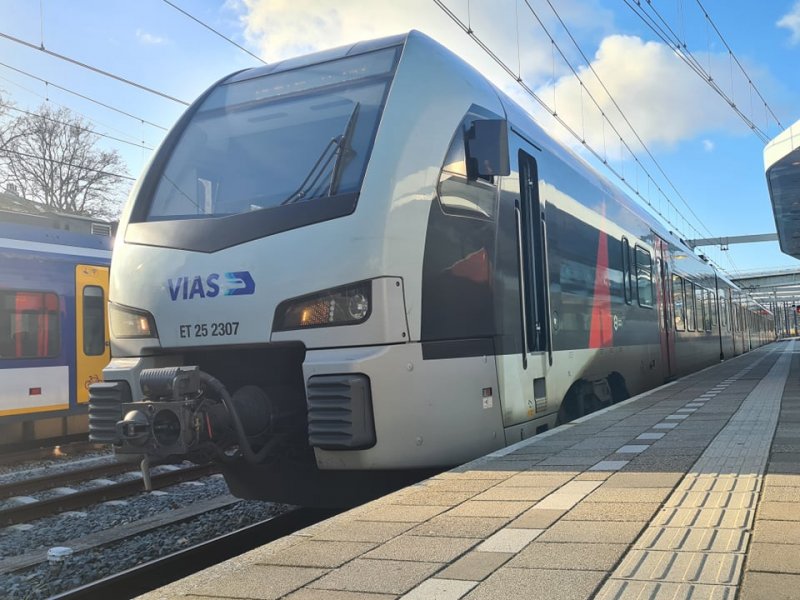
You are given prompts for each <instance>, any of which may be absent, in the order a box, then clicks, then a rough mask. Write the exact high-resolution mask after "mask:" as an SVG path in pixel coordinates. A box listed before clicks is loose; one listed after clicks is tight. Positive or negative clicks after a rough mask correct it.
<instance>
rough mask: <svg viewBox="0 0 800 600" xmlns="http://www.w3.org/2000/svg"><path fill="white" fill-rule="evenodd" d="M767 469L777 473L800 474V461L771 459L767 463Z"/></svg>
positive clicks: (771, 472)
mask: <svg viewBox="0 0 800 600" xmlns="http://www.w3.org/2000/svg"><path fill="white" fill-rule="evenodd" d="M767 471H768V472H769V473H770V474H776V475H780V474H782V475H800V463H794V462H778V461H774V460H770V461H769V464H768V465H767Z"/></svg>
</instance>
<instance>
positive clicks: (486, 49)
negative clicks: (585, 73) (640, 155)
mask: <svg viewBox="0 0 800 600" xmlns="http://www.w3.org/2000/svg"><path fill="white" fill-rule="evenodd" d="M433 2H434V3H435V4H436V5H437V6H439V8H441V9H442V11H444V13H445V14H446V15H447V16H448V17H450V19H451V20H452V21H453V22H454V23H455V24H456V25H458V26H459V27H460V28H461V29H462V30H463V31H464V33H466V34H467V35H469V36H470V38H472V40H473V41H474V42H475V43H476V44H478V46H479V47H480V48H481V49H482V50H483V51H484V52H486V54H487V55H488V56H489V57H490V58H491V59H492V60H494V61H495V62H496V63H497V65H498V66H499V67H500V68H501V69H503V71H505V72H506V74H508V75H509V76H510V77H512V78H513V79H514V80H515V81H516V82H517V83H518V84H519V86H520V87H521V88H522V89H523V90H524V91H525V92H526V93H527V94H528V95H529V96H531V98H533V99H534V100H536V102H537V103H538V104H539V105H540V106H541V107H542V108H544V109H545V110H546V111H547V112H548V113H550V115H551V116H552V117H553V118H554V119H555V120H556V121H557V122H558V123H559V124H560V125H561V126H562V127H563V128H564V129H565V130H566V131H567V132H568V133H569V134H570V135H571V136H572V137H574V138H575V139H576V140H577V141H578V142H580V143H581V144H582V145H583V147H584V148H586V150H587V151H588V152H589V153H591V154H592V155H593V156H594V157H595V158H596V159H597V160H599V161H600V162H602V163H603V164H604V165H605V166H606V168H607V169H608V170H609V171H610V172H611V173H612V174H613V175H614V176H615V177H617V178H618V179H619V180H620V181H622V182H623V184H624V185H625V186H626V187H628V188H629V189H630V190H631V191H632V192H633V193H634V194H636V195H637V196H639V197H640V198H641V197H642V196H641V194H640V193H639V192H638V191H636V190H635V189H634V187H633V186H632V185H631V184H630V182H629V181H627V180H626V179H625V178H624V177H623V176H622V174H621V173H620V172H619V171H618V170H617V169H615V168H614V167H613V166H612V165H611V163H609V162H608V161H607V160H604V158H603V157H602V156H601V155H600V153H599V152H598V151H597V150H595V149H594V148H593V147H592V145H591V144H589V143H588V142H586V140H584V139H582V137H581V135H580V134H579V133H578V132H577V131H575V129H574V128H573V127H572V126H570V124H569V123H567V122H566V121H565V120H564V118H563V117H561V116H560V115H559V114H558V113H557V112H556V111H555V110H554V109H553V108H551V107H550V106H549V105H548V104H547V102H545V101H544V100H543V99H542V97H541V96H539V94H537V93H536V92H535V91H534V90H533V89H532V88H531V87H530V86H529V85H528V84H526V83H525V81H524V80H523V79H522V78H521V77H519V76H518V75H517V74H516V73H515V72H514V71H513V69H511V68H510V67H509V66H508V65H507V64H506V63H505V62H504V61H503V60H502V59H501V58H500V57H499V56H497V54H495V52H494V51H493V50H492V49H491V48H489V46H488V45H487V44H486V43H485V42H484V41H483V40H482V39H481V38H480V37H479V36H478V35H477V34H476V33H475V31H474V30H473V29H471V28H470V27H469V25H468V24H466V23H464V22H463V21H462V20H461V19H460V18H459V17H458V15H456V14H455V13H453V11H451V10H450V8H449V7H447V6H446V5H445V4H444V2H443V0H433ZM654 183H655V182H654ZM656 185H657V184H656ZM650 206H651V208H652V209H653V210H654V211H655V212H656V213H657V214H658V215H659V216H660V217H661V218H662V219H663V220H664V221H665V222H666V223H668V224H669V225H670V226H672V227H673V228H674V229H675V230H676V231H678V233H680V228H679V227H678V226H677V225H675V224H674V223H673V222H672V221H671V220H670V219H669V218H668V217H667V216H666V215H665V214H664V213H663V212H661V211H660V210H659V209H657V208H656V207H655V206H653V205H652V204H650ZM681 235H682V236H683V237H686V236H685V235H684V234H682V233H681Z"/></svg>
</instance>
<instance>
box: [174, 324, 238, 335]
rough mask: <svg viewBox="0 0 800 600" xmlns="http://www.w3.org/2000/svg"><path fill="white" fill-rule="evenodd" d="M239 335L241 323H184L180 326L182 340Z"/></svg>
mask: <svg viewBox="0 0 800 600" xmlns="http://www.w3.org/2000/svg"><path fill="white" fill-rule="evenodd" d="M238 333H239V321H214V322H212V323H184V324H181V325H178V336H179V337H180V338H181V339H190V338H207V337H230V336H234V335H237V334H238Z"/></svg>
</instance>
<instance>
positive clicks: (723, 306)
mask: <svg viewBox="0 0 800 600" xmlns="http://www.w3.org/2000/svg"><path fill="white" fill-rule="evenodd" d="M719 321H720V325H721V326H722V327H724V328H725V329H726V330H728V329H729V327H728V299H727V297H726V295H725V290H720V291H719Z"/></svg>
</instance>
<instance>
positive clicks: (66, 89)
mask: <svg viewBox="0 0 800 600" xmlns="http://www.w3.org/2000/svg"><path fill="white" fill-rule="evenodd" d="M0 66H2V67H5V68H6V69H10V70H12V71H15V72H17V73H19V74H20V75H25V76H26V77H30V78H31V79H35V80H36V81H39V82H41V83H43V84H45V85H48V86H50V87H54V88H56V89H58V90H61V91H63V92H67V93H68V94H72V95H73V96H76V97H78V98H81V99H83V100H86V101H88V102H91V103H93V104H96V105H97V106H102V107H103V108H107V109H108V110H111V111H114V112H116V113H119V114H121V115H124V116H126V117H129V118H131V119H134V120H136V121H139V122H140V123H144V124H145V125H150V126H151V127H155V128H156V129H161V130H162V131H166V130H167V128H166V127H164V126H163V125H159V124H158V123H153V122H152V121H148V120H147V119H144V118H142V117H139V116H136V115H134V114H132V113H129V112H127V111H124V110H122V109H120V108H117V107H116V106H112V105H110V104H106V103H105V102H101V101H100V100H97V99H95V98H92V97H90V96H87V95H85V94H81V93H80V92H76V91H75V90H72V89H69V88H67V87H64V86H62V85H59V84H57V83H53V82H52V81H49V80H47V79H43V78H41V77H39V76H37V75H34V74H32V73H29V72H27V71H25V70H23V69H19V68H17V67H12V66H11V65H8V64H6V63H4V62H0Z"/></svg>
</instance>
